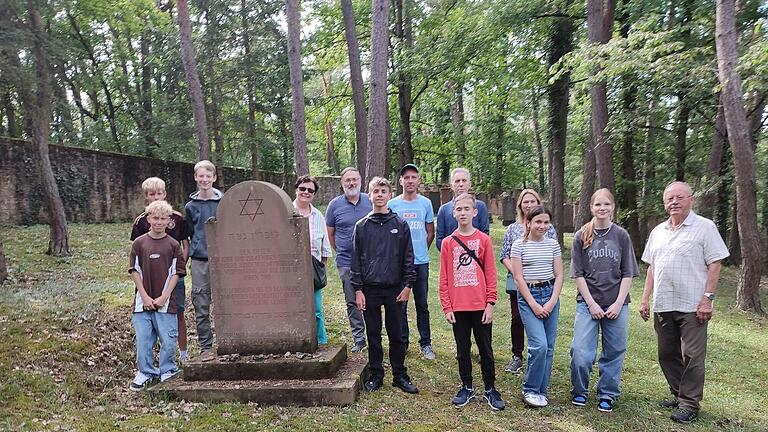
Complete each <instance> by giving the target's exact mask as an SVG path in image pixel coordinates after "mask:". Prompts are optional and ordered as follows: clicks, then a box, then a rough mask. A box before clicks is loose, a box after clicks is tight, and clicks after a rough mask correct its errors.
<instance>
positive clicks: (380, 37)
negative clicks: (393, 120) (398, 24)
mask: <svg viewBox="0 0 768 432" xmlns="http://www.w3.org/2000/svg"><path fill="white" fill-rule="evenodd" d="M388 20H389V1H388V0H373V1H372V3H371V78H370V86H371V96H370V97H371V99H370V108H369V111H368V148H367V150H366V162H365V175H366V178H365V180H366V181H367V180H368V179H370V178H372V177H374V176H386V175H387V173H386V172H385V166H386V149H387V63H388V58H389V55H388V54H389V51H388V50H389V28H388V22H389V21H388Z"/></svg>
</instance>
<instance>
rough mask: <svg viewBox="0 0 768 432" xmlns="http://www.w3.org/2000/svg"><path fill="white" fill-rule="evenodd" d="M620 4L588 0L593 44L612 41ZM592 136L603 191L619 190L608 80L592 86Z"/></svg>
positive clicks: (589, 26) (589, 35)
mask: <svg viewBox="0 0 768 432" xmlns="http://www.w3.org/2000/svg"><path fill="white" fill-rule="evenodd" d="M615 14H616V0H587V33H588V39H589V42H590V43H591V44H596V45H602V44H606V43H608V41H609V40H610V39H611V31H612V29H613V20H614V16H615ZM589 97H590V100H591V101H592V120H591V123H592V136H593V137H594V139H593V143H594V146H593V150H594V155H595V167H596V168H597V181H598V183H599V184H600V187H604V188H608V189H610V190H612V191H615V190H616V182H615V180H614V174H613V145H612V144H611V142H610V141H609V139H608V131H607V130H606V128H607V127H608V93H607V85H606V82H605V80H602V81H599V82H597V83H595V84H593V85H592V87H591V88H590V90H589Z"/></svg>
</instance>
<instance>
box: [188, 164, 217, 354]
mask: <svg viewBox="0 0 768 432" xmlns="http://www.w3.org/2000/svg"><path fill="white" fill-rule="evenodd" d="M214 182H216V167H215V166H214V165H213V164H212V163H211V162H210V161H207V160H202V161H200V162H198V163H197V164H195V183H197V191H196V192H194V193H192V194H191V195H190V196H189V198H190V199H191V201H189V202H188V203H187V205H186V206H184V212H185V213H186V220H187V225H189V227H188V228H189V229H188V231H189V232H190V233H192V235H191V236H190V238H189V257H190V258H191V259H192V263H191V266H190V267H191V270H192V305H193V306H194V307H195V321H196V324H197V340H198V342H199V343H200V351H201V354H200V361H211V360H213V359H215V358H216V353H215V351H214V350H213V349H212V348H213V332H211V314H210V308H211V279H210V276H209V274H208V248H207V243H206V241H205V221H207V220H208V219H209V218H212V217H216V209H217V208H218V206H219V200H221V197H222V193H221V191H220V190H218V189H216V188H214V187H213V183H214Z"/></svg>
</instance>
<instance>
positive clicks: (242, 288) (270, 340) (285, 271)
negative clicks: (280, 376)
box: [206, 181, 317, 355]
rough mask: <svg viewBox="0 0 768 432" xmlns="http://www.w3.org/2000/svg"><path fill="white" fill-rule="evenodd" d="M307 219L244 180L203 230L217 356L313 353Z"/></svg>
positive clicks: (281, 195) (273, 191)
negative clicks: (206, 250)
mask: <svg viewBox="0 0 768 432" xmlns="http://www.w3.org/2000/svg"><path fill="white" fill-rule="evenodd" d="M308 230H309V225H308V221H307V218H304V217H301V216H298V215H297V214H296V213H294V209H293V204H292V202H291V200H290V198H288V195H287V194H286V193H285V192H283V191H282V190H281V189H280V188H278V187H277V186H275V185H273V184H271V183H266V182H260V181H247V182H243V183H239V184H237V185H235V186H232V187H231V188H230V189H229V190H228V191H227V192H226V193H225V194H224V197H222V199H221V201H220V202H219V206H218V209H217V211H216V219H215V220H211V221H208V223H206V237H207V241H208V256H209V262H210V277H211V294H212V296H213V301H214V304H215V305H216V308H215V309H214V316H215V319H216V339H217V345H218V352H219V354H234V353H237V354H241V355H243V354H259V353H285V352H286V351H291V352H293V351H301V352H310V353H311V352H314V351H315V350H316V349H317V323H316V321H315V302H314V287H313V283H312V263H311V258H310V247H309V234H308Z"/></svg>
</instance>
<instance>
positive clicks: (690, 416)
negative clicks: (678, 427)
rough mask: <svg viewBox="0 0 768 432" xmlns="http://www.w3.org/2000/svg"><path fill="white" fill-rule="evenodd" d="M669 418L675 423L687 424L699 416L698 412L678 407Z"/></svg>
mask: <svg viewBox="0 0 768 432" xmlns="http://www.w3.org/2000/svg"><path fill="white" fill-rule="evenodd" d="M669 418H671V419H672V421H674V422H677V423H683V424H688V423H691V422H693V421H695V420H696V419H697V418H699V413H697V412H696V411H693V410H689V409H688V408H680V409H678V410H675V412H673V413H672V415H671V416H670V417H669Z"/></svg>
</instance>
